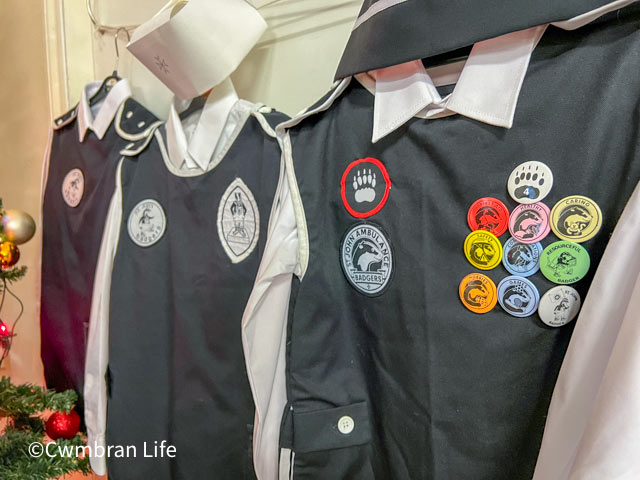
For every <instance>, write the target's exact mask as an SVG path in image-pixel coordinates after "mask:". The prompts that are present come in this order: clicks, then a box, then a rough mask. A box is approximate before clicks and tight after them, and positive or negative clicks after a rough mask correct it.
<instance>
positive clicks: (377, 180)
mask: <svg viewBox="0 0 640 480" xmlns="http://www.w3.org/2000/svg"><path fill="white" fill-rule="evenodd" d="M390 189H391V180H390V178H389V173H388V172H387V169H386V167H385V166H384V165H383V163H382V162H381V161H380V160H378V159H377V158H372V157H367V158H361V159H359V160H356V161H354V162H351V163H350V164H349V166H348V167H347V169H346V170H345V171H344V173H343V174H342V180H340V193H341V195H342V203H343V204H344V207H345V208H346V209H347V212H349V213H350V214H351V215H352V216H354V217H356V218H368V217H370V216H372V215H375V214H376V213H378V212H379V211H380V210H382V207H384V205H385V203H387V199H388V198H389V191H390Z"/></svg>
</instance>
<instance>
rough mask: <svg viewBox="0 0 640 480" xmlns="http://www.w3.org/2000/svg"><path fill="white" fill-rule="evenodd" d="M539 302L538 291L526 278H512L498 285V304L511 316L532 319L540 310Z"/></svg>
mask: <svg viewBox="0 0 640 480" xmlns="http://www.w3.org/2000/svg"><path fill="white" fill-rule="evenodd" d="M539 301H540V294H539V293H538V289H537V288H536V286H535V285H534V284H533V283H531V282H530V281H529V280H527V279H526V278H523V277H518V276H511V277H507V278H505V279H503V280H502V281H501V282H500V283H499V284H498V302H500V306H501V307H502V308H503V309H504V311H505V312H507V313H508V314H509V315H513V316H514V317H530V316H531V315H533V314H534V313H535V312H536V310H537V309H538V302H539Z"/></svg>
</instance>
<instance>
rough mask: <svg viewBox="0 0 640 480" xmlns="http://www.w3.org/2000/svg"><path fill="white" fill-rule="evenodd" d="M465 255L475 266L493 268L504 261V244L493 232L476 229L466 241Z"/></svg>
mask: <svg viewBox="0 0 640 480" xmlns="http://www.w3.org/2000/svg"><path fill="white" fill-rule="evenodd" d="M464 255H465V257H467V260H469V263H471V265H473V266H474V267H476V268H478V269H480V270H491V269H492V268H495V267H497V266H498V265H500V262H501V261H502V244H501V243H500V240H498V237H496V236H495V235H494V234H493V233H490V232H486V231H484V230H476V231H475V232H471V233H470V234H469V235H468V236H467V239H466V240H465V241H464Z"/></svg>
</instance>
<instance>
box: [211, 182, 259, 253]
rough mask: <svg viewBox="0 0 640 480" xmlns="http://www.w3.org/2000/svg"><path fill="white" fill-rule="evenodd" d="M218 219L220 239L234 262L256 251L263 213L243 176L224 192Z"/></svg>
mask: <svg viewBox="0 0 640 480" xmlns="http://www.w3.org/2000/svg"><path fill="white" fill-rule="evenodd" d="M217 223H218V236H219V237H220V242H221V243H222V247H223V248H224V251H225V252H226V254H227V255H228V256H229V258H230V259H231V261H232V262H233V263H239V262H241V261H242V260H244V259H245V258H247V257H248V256H249V255H250V254H251V252H253V249H254V248H255V247H256V244H257V243H258V236H259V234H260V213H259V212H258V205H257V204H256V200H255V198H254V197H253V194H252V193H251V190H249V187H247V185H246V184H245V183H244V182H243V181H242V180H241V179H240V178H236V179H235V180H234V181H233V182H231V185H229V186H228V187H227V189H226V190H225V192H224V194H223V195H222V198H221V199H220V206H219V207H218V222H217Z"/></svg>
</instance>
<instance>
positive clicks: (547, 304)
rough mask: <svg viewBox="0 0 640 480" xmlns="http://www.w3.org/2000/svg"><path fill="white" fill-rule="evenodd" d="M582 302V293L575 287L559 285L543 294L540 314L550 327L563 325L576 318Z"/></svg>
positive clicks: (541, 318)
mask: <svg viewBox="0 0 640 480" xmlns="http://www.w3.org/2000/svg"><path fill="white" fill-rule="evenodd" d="M580 304H581V302H580V294H579V293H578V292H577V291H576V289H575V288H573V287H568V286H566V285H558V286H557V287H553V288H551V289H549V290H547V292H546V293H545V294H544V295H543V296H542V298H541V299H540V306H539V307H538V315H539V316H540V320H542V321H543V322H544V323H546V324H547V325H549V326H550V327H561V326H563V325H566V324H567V323H569V322H571V321H572V320H573V319H574V318H576V316H577V315H578V312H579V311H580Z"/></svg>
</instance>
